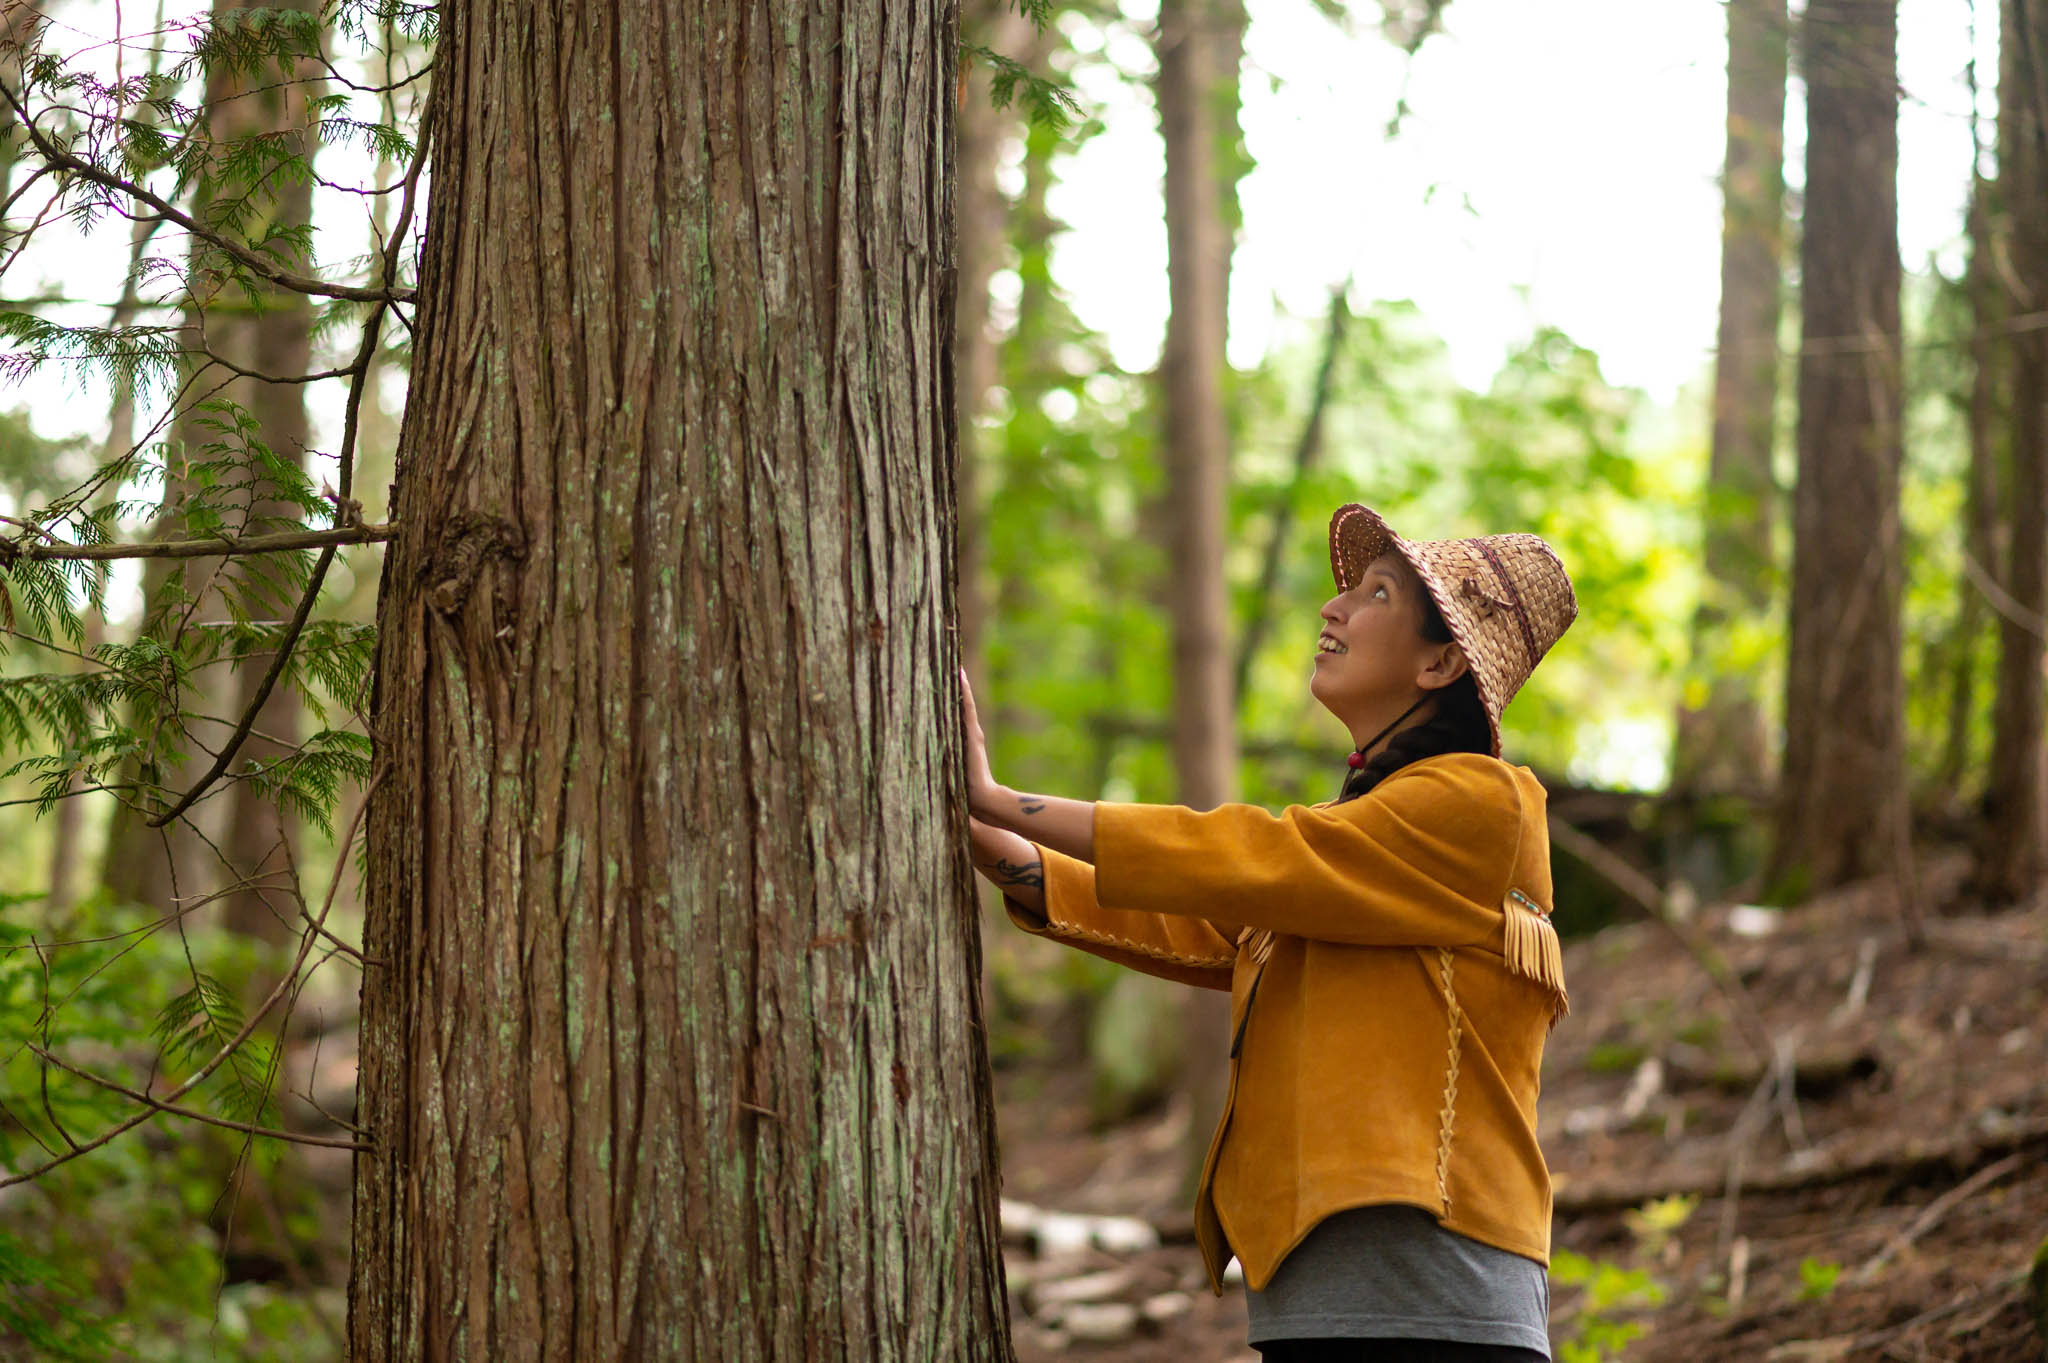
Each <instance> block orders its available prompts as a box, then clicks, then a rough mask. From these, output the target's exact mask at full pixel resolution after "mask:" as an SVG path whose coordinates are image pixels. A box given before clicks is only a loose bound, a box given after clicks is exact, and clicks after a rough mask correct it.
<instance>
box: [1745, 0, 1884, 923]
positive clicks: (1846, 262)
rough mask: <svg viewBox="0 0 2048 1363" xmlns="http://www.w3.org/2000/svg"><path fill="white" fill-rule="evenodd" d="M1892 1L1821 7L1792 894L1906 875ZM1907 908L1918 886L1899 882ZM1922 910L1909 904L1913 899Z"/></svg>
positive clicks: (1808, 56) (1789, 867)
mask: <svg viewBox="0 0 2048 1363" xmlns="http://www.w3.org/2000/svg"><path fill="white" fill-rule="evenodd" d="M1896 32H1897V16H1896V14H1895V11H1894V0H1810V3H1809V4H1808V6H1807V9H1806V13H1805V17H1804V19H1803V20H1802V27H1801V38H1802V46H1801V58H1802V62H1803V65H1804V69H1805V74H1806V87H1807V114H1806V117H1807V152H1806V167H1807V170H1806V194H1805V220H1804V226H1803V230H1802V235H1801V244H1800V277H1801V280H1802V286H1803V295H1802V300H1801V312H1802V319H1803V320H1802V324H1803V337H1802V342H1801V350H1800V357H1799V428H1798V445H1799V475H1798V487H1797V490H1796V493H1795V495H1794V499H1793V554H1792V601H1791V620H1790V624H1791V644H1790V658H1789V661H1788V666H1787V668H1786V698H1785V726H1786V741H1785V756H1784V767H1783V773H1782V779H1781V781H1780V786H1779V802H1780V804H1779V811H1778V819H1777V830H1776V833H1777V837H1776V841H1775V844H1774V846H1773V849H1772V856H1771V864H1770V870H1769V872H1768V875H1767V879H1768V880H1770V881H1771V882H1772V883H1774V884H1776V885H1777V886H1779V887H1780V888H1781V891H1783V890H1789V891H1790V892H1791V893H1794V894H1797V893H1800V892H1802V891H1804V892H1812V891H1818V890H1821V889H1825V888H1827V887H1830V886H1833V885H1838V884H1841V883H1843V882H1844V881H1848V880H1851V879H1855V878H1858V877H1862V876H1869V875H1894V876H1897V875H1899V874H1900V872H1901V868H1902V864H1904V863H1903V862H1902V859H1903V858H1905V857H1907V856H1908V855H1909V850H1910V849H1909V845H1908V843H1907V840H1906V839H1907V812H1906V803H1905V796H1906V786H1905V779H1904V778H1905V757H1904V736H1905V720H1904V694H1903V683H1902V680H1901V641H1900V624H1899V609H1900V591H1901V582H1902V564H1901V542H1900V525H1899V469H1900V460H1901V434H1900V411H1901V401H1902V398H1901V393H1902V388H1901V359H1902V357H1901V350H1900V343H1899V254H1898V229H1897V222H1898V195H1897V185H1896V181H1897V168H1898V130H1897V117H1896V115H1897V105H1898V82H1897V62H1896V52H1895V46H1896ZM1901 890H1902V892H1904V893H1906V894H1908V895H1909V896H1910V891H1911V886H1910V877H1909V876H1908V877H1905V878H1904V880H1903V882H1902V884H1901ZM1909 902H1910V899H1909Z"/></svg>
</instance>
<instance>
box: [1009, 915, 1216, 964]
mask: <svg viewBox="0 0 2048 1363" xmlns="http://www.w3.org/2000/svg"><path fill="white" fill-rule="evenodd" d="M1049 926H1050V928H1051V931H1052V932H1053V933H1055V934H1056V935H1058V936H1061V937H1078V938H1080V939H1081V940H1083V941H1086V942H1095V943H1099V944H1100V945H1102V946H1110V947H1115V948H1117V949H1118V950H1119V951H1128V952H1132V953H1134V954H1135V955H1139V956H1150V957H1152V958H1153V959H1154V960H1158V961H1165V962H1167V963H1168V964H1169V965H1186V966H1197V967H1201V968H1205V969H1213V968H1217V967H1221V966H1229V965H1236V964H1237V957H1236V956H1235V955H1230V956H1190V955H1188V954H1187V953H1186V952H1183V951H1168V950H1166V949H1165V948H1164V947H1155V946H1148V945H1147V944H1145V943H1144V942H1133V941H1131V940H1130V939H1129V938H1125V937H1118V936H1116V935H1115V934H1114V933H1108V932H1090V931H1089V930H1088V929H1086V928H1071V927H1067V926H1065V925H1064V924H1051V925H1049Z"/></svg>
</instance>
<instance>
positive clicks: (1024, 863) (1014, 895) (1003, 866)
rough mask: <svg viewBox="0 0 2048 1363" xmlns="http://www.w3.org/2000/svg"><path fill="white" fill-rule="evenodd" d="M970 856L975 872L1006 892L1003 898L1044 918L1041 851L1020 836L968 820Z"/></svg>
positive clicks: (1043, 870)
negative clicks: (1039, 852)
mask: <svg viewBox="0 0 2048 1363" xmlns="http://www.w3.org/2000/svg"><path fill="white" fill-rule="evenodd" d="M967 828H968V832H969V842H968V848H969V852H968V855H969V856H970V857H971V858H972V859H973V861H974V869H975V870H977V871H979V872H981V874H982V876H983V878H985V879H986V880H987V881H988V883H989V884H991V885H993V886H995V887H996V888H997V889H998V890H1001V891H1002V892H1003V898H1005V899H1008V900H1011V901H1013V902H1015V903H1016V904H1018V905H1019V906H1021V907H1023V908H1025V909H1029V910H1031V911H1032V912H1033V913H1035V914H1036V915H1037V916H1038V919H1039V920H1040V921H1041V922H1042V921H1044V918H1045V861H1044V859H1043V858H1041V857H1040V856H1039V855H1038V849H1037V848H1036V847H1033V846H1032V845H1031V844H1030V843H1029V842H1027V841H1025V840H1024V839H1023V838H1021V837H1019V836H1018V835H1017V834H1015V833H1012V832H1010V831H1008V830H1007V829H1002V828H997V827H995V826H994V825H993V824H986V823H983V822H982V821H981V820H980V819H976V818H969V819H968V821H967Z"/></svg>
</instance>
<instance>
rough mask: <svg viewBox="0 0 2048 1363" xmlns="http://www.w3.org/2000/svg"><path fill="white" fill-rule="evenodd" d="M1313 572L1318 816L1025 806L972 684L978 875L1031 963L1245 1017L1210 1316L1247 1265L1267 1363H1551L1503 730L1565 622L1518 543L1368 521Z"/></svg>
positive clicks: (1033, 798)
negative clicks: (1324, 789) (1165, 985)
mask: <svg viewBox="0 0 2048 1363" xmlns="http://www.w3.org/2000/svg"><path fill="white" fill-rule="evenodd" d="M1330 563H1331V569H1332V572H1333V574H1334V576H1335V578H1336V584H1337V589H1338V593H1337V595H1336V596H1334V597H1332V598H1331V599H1330V600H1329V601H1328V602H1326V603H1324V606H1323V609H1322V618H1323V621H1324V629H1323V632H1322V635H1321V637H1320V638H1319V640H1318V642H1317V654H1316V662H1315V672H1314V675H1313V677H1312V679H1311V680H1310V683H1309V687H1310V690H1311V692H1312V693H1313V694H1314V695H1315V697H1316V699H1317V700H1319V701H1320V702H1322V704H1323V705H1324V706H1325V707H1327V708H1328V709H1329V710H1330V712H1331V713H1332V714H1334V715H1336V716H1337V717H1338V718H1339V719H1340V720H1342V721H1343V722H1344V724H1345V725H1346V727H1347V728H1349V729H1350V731H1351V736H1352V739H1353V741H1354V742H1355V743H1356V744H1357V747H1356V748H1355V749H1354V751H1353V752H1352V754H1351V757H1350V770H1349V772H1348V774H1347V776H1346V779H1345V782H1344V786H1343V789H1342V790H1341V791H1340V792H1339V794H1338V797H1337V798H1336V799H1335V800H1332V801H1329V802H1327V803H1325V804H1319V805H1315V806H1312V807H1305V806H1299V805H1296V806H1290V807H1289V808H1287V809H1286V810H1284V811H1282V812H1281V813H1279V814H1277V815H1275V814H1273V813H1270V812H1269V811H1267V810H1264V809H1259V808H1256V807H1254V806H1250V805H1241V804H1234V805H1223V806H1221V807H1219V808H1217V809H1213V810H1210V811H1207V812H1205V813H1197V812H1196V811H1194V810H1190V809H1186V808H1182V807H1180V806H1169V805H1142V804H1120V803H1111V802H1107V801H1094V802H1091V801H1083V800H1063V799H1058V798H1055V797H1052V796H1048V795H1037V794H1022V793H1019V792H1017V791H1014V790H1011V789H1009V788H1007V787H1005V786H1003V785H1001V784H999V783H998V782H997V781H996V780H995V777H994V774H993V773H992V772H991V771H990V769H989V765H988V756H987V747H986V743H985V741H984V738H983V735H982V732H981V728H980V725H979V723H978V722H977V720H976V716H975V710H974V698H973V695H972V693H971V692H968V691H966V679H965V676H964V675H963V677H962V688H963V700H964V704H965V706H966V728H967V734H968V745H969V748H968V764H969V765H968V778H969V800H970V805H971V809H972V814H973V817H972V819H971V821H970V831H971V836H972V840H973V854H974V862H975V865H976V867H977V868H978V869H979V870H980V871H981V872H982V874H983V875H984V876H986V877H988V878H989V879H990V880H991V881H993V882H994V883H995V884H996V885H997V886H999V887H1000V888H1001V889H1002V890H1003V893H1004V896H1005V904H1006V907H1007V909H1008V911H1009V915H1010V918H1011V920H1012V921H1013V922H1015V923H1016V924H1017V925H1018V926H1019V927H1021V928H1023V929H1024V930H1025V931H1027V932H1032V933H1037V934H1040V935H1044V936H1049V937H1053V938H1057V939H1059V940H1061V941H1064V942H1067V943H1068V944H1069V945H1072V946H1075V947H1078V948H1080V949H1081V950H1083V951H1088V952H1092V953H1094V954H1095V955H1098V956H1102V957H1105V958H1107V959H1109V960H1112V961H1116V962H1118V963H1120V964H1123V965H1127V966H1130V967H1131V968H1133V969H1136V970H1141V971H1144V972H1146V973H1148V974H1153V975H1159V976H1163V977H1165V978H1167V979H1173V980H1179V981H1181V982H1183V983H1186V984H1192V985H1197V986H1202V987H1207V988H1213V989H1227V990H1229V991H1230V992H1231V1002H1232V1006H1231V1029H1230V1030H1231V1045H1230V1052H1229V1056H1228V1061H1229V1065H1230V1088H1229V1097H1228V1099H1227V1100H1226V1101H1225V1104H1224V1110H1223V1115H1222V1119H1221V1121H1220V1122H1219V1123H1218V1126H1217V1130H1216V1134H1215V1137H1214V1139H1213V1140H1212V1141H1211V1143H1210V1147H1209V1155H1208V1159H1207V1161H1206V1162H1205V1164H1204V1166H1203V1170H1202V1178H1201V1183H1200V1187H1199V1190H1198V1192H1197V1194H1196V1203H1195V1226H1196V1239H1197V1241H1198V1242H1199V1244H1200V1245H1201V1249H1202V1253H1203V1258H1204V1261H1205V1263H1206V1264H1207V1267H1208V1271H1209V1274H1210V1281H1211V1285H1212V1287H1213V1288H1214V1289H1215V1290H1216V1291H1217V1292H1218V1293H1220V1292H1221V1291H1222V1285H1223V1270H1224V1267H1225V1265H1226V1263H1227V1261H1228V1259H1229V1258H1230V1257H1231V1256H1232V1255H1235V1256H1236V1257H1237V1259H1238V1260H1239V1261H1240V1262H1241V1263H1242V1264H1243V1266H1244V1277H1245V1286H1246V1288H1247V1289H1248V1292H1247V1295H1248V1300H1249V1306H1250V1316H1251V1332H1250V1340H1251V1342H1252V1343H1253V1344H1255V1345H1257V1346H1258V1348H1259V1349H1260V1351H1261V1352H1262V1353H1263V1354H1264V1355H1265V1357H1266V1358H1267V1359H1268V1360H1277V1359H1293V1360H1300V1359H1311V1358H1336V1357H1342V1358H1344V1359H1347V1360H1360V1359H1368V1360H1370V1359H1411V1358H1412V1359H1421V1358H1428V1359H1431V1360H1466V1359H1469V1360H1488V1361H1492V1360H1510V1359H1513V1360H1525V1361H1526V1360H1534V1359H1547V1358H1548V1357H1549V1341H1548V1331H1547V1319H1548V1314H1549V1285H1548V1279H1547V1277H1546V1273H1545V1269H1546V1266H1547V1265H1548V1263H1549V1255H1550V1200H1551V1199H1550V1178H1549V1173H1548V1171H1547V1169H1546V1167H1545V1165H1544V1161H1543V1156H1542V1152H1541V1151H1540V1150H1539V1149H1538V1148H1537V1143H1536V1087H1537V1075H1538V1071H1539V1069H1540V1066H1541V1063H1542V1056H1543V1045H1544V1041H1545V1039H1546V1037H1547V1036H1548V1034H1549V1031H1550V1028H1551V1027H1553V1026H1554V1025H1556V1023H1557V1021H1558V1019H1559V1018H1561V1017H1562V1016H1563V1015H1564V1014H1565V1012H1566V1011H1567V1008H1568V999H1567V997H1566V994H1565V987H1564V971H1563V963H1562V955H1561V952H1560V950H1559V947H1558V941H1557V934H1556V932H1555V931H1554V930H1553V929H1552V928H1551V926H1550V922H1549V914H1550V904H1551V882H1550V844H1549V835H1548V829H1547V824H1546V812H1545V797H1544V791H1543V787H1542V786H1541V784H1539V783H1538V782H1537V780H1536V778H1535V775H1534V773H1532V772H1531V771H1530V770H1529V769H1528V768H1527V767H1524V766H1517V765H1513V764H1510V763H1508V762H1504V761H1502V760H1501V758H1500V722H1499V721H1500V710H1501V707H1503V706H1504V705H1506V704H1507V702H1508V700H1509V699H1511V698H1512V697H1513V696H1514V694H1515V692H1516V691H1517V690H1519V689H1520V687H1521V685H1522V683H1523V681H1525V680H1526V679H1527V677H1528V675H1529V672H1530V671H1531V670H1532V669H1533V668H1534V667H1535V666H1536V664H1537V662H1538V661H1539V660H1540V659H1541V658H1542V657H1543V655H1544V654H1545V653H1547V652H1548V651H1549V649H1550V646H1551V645H1552V644H1554V643H1555V642H1556V641H1557V639H1558V637H1559V636H1560V635H1561V634H1563V633H1564V631H1565V629H1566V628H1567V627H1568V626H1569V625H1570V624H1571V622H1572V620H1573V619H1574V618H1575V617H1576V615H1577V613H1578V603H1577V600H1576V598H1575V597H1574V595H1573V593H1572V588H1571V582H1570V579H1569V578H1568V577H1567V576H1566V574H1565V571H1564V567H1563V565H1562V564H1561V563H1560V562H1559V561H1558V559H1557V556H1556V554H1555V553H1554V552H1552V550H1551V548H1550V546H1549V545H1547V544H1545V543H1544V542H1543V541H1542V540H1541V539H1539V538H1538V537H1536V536H1534V535H1526V534H1507V535H1488V536H1483V537H1478V538H1471V539H1458V540H1435V541H1409V540H1403V539H1401V538H1400V537H1399V536H1397V535H1395V534H1394V532H1393V531H1392V530H1391V529H1390V528H1388V526H1387V525H1386V523H1385V522H1384V521H1383V520H1381V519H1380V518H1379V516H1378V515H1376V514H1375V513H1373V512H1372V511H1369V510H1367V509H1366V508H1365V507H1362V506H1356V505H1352V506H1346V507H1343V508H1341V509H1340V510H1339V511H1338V512H1337V514H1336V515H1335V516H1334V517H1333V518H1332V519H1331V523H1330ZM1254 1004H1256V1009H1255V1008H1254ZM1255 1012H1256V1015H1257V1016H1256V1020H1255V1019H1254V1013H1255Z"/></svg>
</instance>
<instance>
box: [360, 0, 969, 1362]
mask: <svg viewBox="0 0 2048 1363" xmlns="http://www.w3.org/2000/svg"><path fill="white" fill-rule="evenodd" d="M441 24H442V32H441V40H440V46H439V48H438V51H437V55H436V58H435V73H434V80H435V86H434V90H435V93H434V100H433V105H434V107H433V113H432V121H433V129H432V132H433V136H434V139H435V142H434V150H435V157H436V160H435V165H434V171H433V176H434V178H433V197H432V204H431V210H430V213H429V217H428V225H427V240H426V245H425V252H424V256H423V259H422V264H421V280H420V289H421V306H420V322H419V327H420V330H419V339H418V342H417V349H416V352H415V357H414V363H413V371H412V379H411V386H410V398H409V405H408V409H407V412H406V417H405V424H404V429H403V432H402V434H401V437H400V457H399V468H398V480H399V491H398V508H397V509H398V515H399V521H400V524H401V526H402V527H403V529H402V531H401V532H400V535H399V537H398V538H397V539H396V540H395V541H394V542H393V543H392V545H391V547H390V550H389V552H388V555H387V559H386V567H385V581H384V590H383V595H382V598H381V600H380V604H379V625H380V629H381V641H380V653H379V657H378V664H377V667H378V674H377V675H378V680H377V695H376V701H375V704H376V717H377V719H376V722H377V737H378V740H379V758H378V760H379V764H380V767H381V769H382V775H381V780H380V783H379V784H378V786H377V787H376V790H375V792H374V794H373V797H372V806H371V813H370V819H369V837H370V862H371V869H370V875H369V885H368V919H367V928H366V932H367V937H366V950H367V953H368V955H369V957H370V958H371V960H372V961H373V962H374V964H372V965H371V966H370V967H369V968H368V969H367V971H366V972H365V977H364V987H363V1040H362V1056H363V1071H362V1080H361V1112H362V1121H363V1122H364V1123H365V1124H366V1128H367V1130H366V1135H367V1137H368V1139H369V1140H371V1141H372V1142H374V1145H375V1149H374V1151H373V1152H371V1153H367V1154H364V1155H361V1156H359V1157H358V1164H357V1183H356V1193H355V1213H354V1217H355V1221H354V1277H353V1280H352V1283H351V1288H350V1319H349V1332H350V1343H351V1346H352V1350H351V1351H352V1357H353V1358H354V1360H355V1363H383V1361H385V1360H406V1361H407V1363H410V1361H411V1360H414V1359H423V1358H425V1359H473V1360H485V1359H488V1360H493V1363H503V1361H504V1360H524V1359H534V1360H542V1359H545V1360H563V1361H564V1363H567V1361H568V1360H594V1359H607V1360H609V1359H626V1360H631V1359H704V1360H710V1359H718V1360H721V1361H722V1363H723V1361H735V1363H736V1361H739V1360H768V1359H775V1360H787V1359H804V1360H830V1359H862V1360H866V1359H906V1360H924V1359H951V1358H1004V1357H1007V1356H1008V1353H1009V1346H1008V1338H1007V1326H1006V1324H1005V1319H1004V1302H1003V1285H1002V1276H1001V1260H1000V1257H999V1253H998V1230H997V1222H996V1173H995V1149H994V1133H993V1129H992V1111H991V1106H990V1103H989V1098H988V1087H987V1083H988V1073H987V1062H986V1051H985V1047H984V1045H983V1037H982V1032H981V1018H980V1008H979V1001H978V993H977V984H976V981H977V974H978V965H979V962H978V959H977V957H978V939H977V938H976V936H975V917H974V912H973V904H972V900H971V898H970V896H969V894H968V889H967V877H968V873H969V868H968V863H967V859H966V854H965V833H966V824H965V814H964V802H963V800H962V798H961V795H962V785H961V783H962V772H961V764H960V750H961V749H960V735H959V710H960V690H959V685H958V677H957V668H958V660H957V654H956V651H955V648H954V645H953V642H952V634H951V624H952V621H951V614H952V609H953V558H952V555H953V543H952V534H951V517H952V477H953V464H952V461H953V446H954V438H955V430H954V425H953V401H952V391H951V390H952V375H951V363H950V359H949V348H950V344H951V336H950V330H949V326H948V318H949V315H950V312H951V309H952V305H953V292H952V290H953V278H952V249H953V242H952V222H951V202H950V175H951V139H952V120H953V99H954V79H953V76H954V61H955V56H956V50H955V42H956V40H955V33H954V27H953V9H952V7H951V6H950V5H936V4H925V3H890V4H887V5H883V4H879V3H849V4H827V5H823V6H820V5H815V4H811V5H796V4H788V3H772V4H768V5H746V6H741V5H729V4H716V3H714V4H706V5H702V6H696V5H691V6H681V7H667V6H658V5H654V4H650V3H647V2H646V0H605V3H556V4H540V3H534V0H518V2H516V3H515V2H513V0H470V2H468V3H465V2H464V0H451V3H449V4H447V5H446V6H444V7H443V9H442V11H441Z"/></svg>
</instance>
